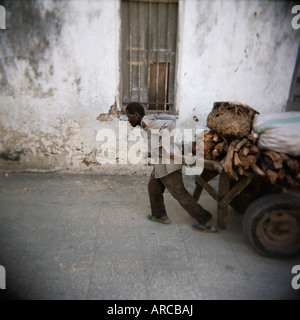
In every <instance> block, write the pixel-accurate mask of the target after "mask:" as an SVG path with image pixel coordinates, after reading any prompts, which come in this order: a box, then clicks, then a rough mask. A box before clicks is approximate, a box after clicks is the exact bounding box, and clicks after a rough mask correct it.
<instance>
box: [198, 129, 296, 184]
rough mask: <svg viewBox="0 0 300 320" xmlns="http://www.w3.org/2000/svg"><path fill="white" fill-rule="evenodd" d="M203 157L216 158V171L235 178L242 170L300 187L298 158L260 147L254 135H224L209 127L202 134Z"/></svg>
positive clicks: (242, 172)
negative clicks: (208, 129)
mask: <svg viewBox="0 0 300 320" xmlns="http://www.w3.org/2000/svg"><path fill="white" fill-rule="evenodd" d="M204 158H205V159H207V160H217V162H218V163H219V165H218V166H217V170H218V171H219V172H222V171H225V172H226V173H228V175H229V176H230V177H231V178H232V179H234V180H238V179H239V175H243V174H244V173H245V171H248V172H252V173H255V174H257V175H260V176H266V177H267V178H268V179H269V180H270V182H271V183H272V184H275V183H277V184H280V185H283V186H285V187H288V188H289V189H300V169H299V167H300V158H299V157H298V158H295V157H291V156H288V155H286V154H283V153H277V152H274V151H267V150H260V148H259V147H258V146H257V144H256V138H255V137H254V136H253V135H252V134H249V135H247V136H246V137H243V138H236V137H231V138H228V137H226V138H225V137H223V136H221V135H220V134H216V133H214V132H213V131H212V130H211V131H209V132H206V133H205V134H204Z"/></svg>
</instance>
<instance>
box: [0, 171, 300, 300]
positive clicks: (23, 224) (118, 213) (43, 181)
mask: <svg viewBox="0 0 300 320" xmlns="http://www.w3.org/2000/svg"><path fill="white" fill-rule="evenodd" d="M148 179H149V177H148V176H108V175H97V174H85V175H76V174H73V175H72V174H60V173H9V174H6V175H5V174H4V173H1V174H0V265H2V266H4V267H5V270H6V290H0V298H12V299H105V300H123V299H126V300H132V299H146V300H150V299H151V300H158V299H159V300H170V299H179V300H183V299H184V300H186V299H187V300H189V299H194V300H200V299H298V298H299V293H300V290H294V289H292V287H291V280H292V278H293V275H292V274H291V269H292V267H293V266H294V265H296V264H300V257H299V256H297V257H294V258H292V259H289V260H277V259H269V258H266V257H263V256H261V255H259V254H258V253H256V252H255V251H254V250H253V248H252V247H251V246H250V245H249V244H248V243H247V242H246V240H245V239H244V237H243V233H242V227H241V225H242V218H243V216H242V215H241V214H238V213H236V212H235V211H233V210H232V209H231V211H230V212H229V220H228V230H226V231H219V232H218V233H217V234H202V233H199V232H195V231H193V230H192V229H191V225H192V224H193V223H194V220H193V219H192V218H191V217H190V216H189V215H188V214H187V213H186V212H184V211H183V210H182V209H181V207H180V205H179V204H178V203H177V202H176V201H175V200H174V199H173V198H172V197H171V196H170V194H168V193H166V196H165V203H166V207H167V210H168V214H169V217H170V219H171V220H172V224H171V225H160V224H157V223H152V222H149V221H147V219H146V215H147V214H148V213H150V206H149V201H148V195H147V183H148ZM184 181H185V183H186V186H187V188H188V190H189V191H190V192H192V191H193V188H194V181H193V178H192V177H188V176H185V177H184ZM200 203H201V204H202V205H203V206H204V207H205V208H206V209H207V210H209V211H210V212H212V213H213V215H214V217H215V216H216V204H215V202H214V201H213V200H212V199H211V198H210V196H208V194H207V193H206V192H203V195H202V197H201V199H200Z"/></svg>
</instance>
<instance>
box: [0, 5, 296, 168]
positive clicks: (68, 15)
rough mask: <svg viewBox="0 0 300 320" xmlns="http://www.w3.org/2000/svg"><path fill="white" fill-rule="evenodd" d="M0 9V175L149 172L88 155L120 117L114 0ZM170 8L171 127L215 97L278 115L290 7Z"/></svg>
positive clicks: (289, 47) (286, 72) (287, 71)
mask: <svg viewBox="0 0 300 320" xmlns="http://www.w3.org/2000/svg"><path fill="white" fill-rule="evenodd" d="M0 4H1V5H4V6H5V8H6V18H7V21H6V30H0V43H1V46H0V112H1V117H0V135H1V139H0V169H2V170H7V169H14V170H24V169H25V170H26V169H31V170H32V169H33V170H55V169H62V170H77V171H85V170H93V171H99V172H110V173H113V172H115V173H116V172H117V173H123V172H124V173H128V172H137V173H141V172H148V171H149V170H151V169H150V168H149V167H147V166H144V165H141V166H126V165H123V166H118V165H115V166H112V165H108V166H103V165H102V166H101V165H99V163H98V162H97V159H96V151H97V150H98V147H99V143H98V142H97V141H96V134H97V132H98V130H99V129H103V128H107V129H114V130H115V132H116V134H117V136H118V130H117V129H118V125H119V121H120V120H119V119H118V118H114V112H115V109H114V107H113V108H111V106H113V105H114V104H115V102H116V105H117V106H118V103H119V81H120V74H119V68H120V66H119V63H120V43H119V42H120V41H119V40H120V14H119V9H120V1H119V0H84V1H83V0H82V1H79V0H78V1H77V0H72V1H71V0H61V1H55V0H37V1H36V0H15V1H5V0H4V1H3V0H0ZM179 4H180V5H179V21H180V25H179V41H178V63H177V67H178V73H177V97H176V101H177V109H178V111H179V122H180V123H181V124H182V125H183V126H190V125H192V124H193V120H192V119H193V116H194V115H196V116H197V117H198V119H199V120H200V121H199V123H200V125H202V126H204V125H205V123H206V118H207V115H208V113H209V111H210V110H211V108H212V105H213V102H214V101H216V100H237V101H240V102H243V103H247V104H250V105H251V106H253V107H254V108H256V109H257V110H258V111H261V112H271V111H279V110H281V109H282V107H283V105H284V104H285V102H286V100H287V98H288V92H289V86H290V82H291V79H292V73H293V69H294V64H295V60H296V55H297V49H298V45H299V35H300V31H299V30H293V29H292V28H291V18H292V17H291V14H290V11H291V10H290V5H287V4H286V2H284V1H240V0H236V1H235V0H214V1H211V0H201V1H200V0H199V1H197V0H180V2H179ZM109 110H111V114H110V115H108V116H107V113H108V112H109ZM99 114H102V115H101V116H100V117H98V116H99ZM97 117H98V119H100V120H104V121H101V122H100V121H97V120H96V118H97ZM112 119H113V120H112ZM107 120H109V121H107ZM110 120H112V121H110Z"/></svg>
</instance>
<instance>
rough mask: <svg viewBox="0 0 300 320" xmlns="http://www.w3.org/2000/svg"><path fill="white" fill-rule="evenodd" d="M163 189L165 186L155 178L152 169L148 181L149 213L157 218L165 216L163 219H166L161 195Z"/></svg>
mask: <svg viewBox="0 0 300 320" xmlns="http://www.w3.org/2000/svg"><path fill="white" fill-rule="evenodd" d="M164 191H165V186H164V185H163V183H162V182H161V179H155V173H154V170H153V172H152V174H151V176H150V180H149V183H148V194H149V199H150V205H151V213H152V216H153V217H155V218H157V219H160V218H165V220H167V213H166V208H165V204H164V196H163V193H164Z"/></svg>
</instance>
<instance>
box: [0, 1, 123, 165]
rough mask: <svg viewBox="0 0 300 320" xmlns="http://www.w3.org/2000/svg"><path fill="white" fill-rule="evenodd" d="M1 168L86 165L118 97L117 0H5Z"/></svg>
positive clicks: (0, 66)
mask: <svg viewBox="0 0 300 320" xmlns="http://www.w3.org/2000/svg"><path fill="white" fill-rule="evenodd" d="M2 4H3V5H4V6H5V8H6V14H7V26H6V30H0V39H1V47H0V57H1V59H0V83H1V97H0V99H1V100H0V108H1V119H0V130H1V132H0V134H1V141H0V151H1V158H2V160H3V159H6V160H7V159H11V160H16V161H2V163H1V165H2V168H5V167H7V166H8V167H16V166H17V167H19V168H37V169H55V168H64V169H86V168H87V169H88V166H89V164H92V163H93V162H96V159H95V153H96V143H95V137H96V132H97V130H98V129H99V128H100V127H101V123H100V122H98V121H97V120H96V118H97V116H98V115H99V113H105V112H107V111H108V110H109V108H110V106H111V105H113V104H114V103H115V101H116V100H118V96H117V95H118V87H119V60H118V56H119V19H118V17H119V2H118V1H111V0H102V1H97V0H85V1H52V0H39V1H36V0H26V1H24V0H19V1H2Z"/></svg>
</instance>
